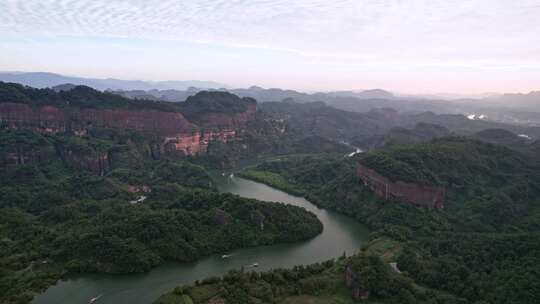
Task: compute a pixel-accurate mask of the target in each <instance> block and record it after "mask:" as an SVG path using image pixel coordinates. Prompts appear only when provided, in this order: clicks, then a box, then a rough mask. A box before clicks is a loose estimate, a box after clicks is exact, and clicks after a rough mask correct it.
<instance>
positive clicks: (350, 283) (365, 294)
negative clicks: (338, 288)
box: [345, 265, 370, 300]
mask: <svg viewBox="0 0 540 304" xmlns="http://www.w3.org/2000/svg"><path fill="white" fill-rule="evenodd" d="M345 285H346V286H347V287H348V288H349V289H350V290H351V295H352V298H353V299H355V300H367V299H369V294H370V292H369V290H367V289H365V288H363V287H362V285H361V284H360V278H359V274H358V273H356V272H354V270H353V268H352V267H351V266H349V265H347V267H345Z"/></svg>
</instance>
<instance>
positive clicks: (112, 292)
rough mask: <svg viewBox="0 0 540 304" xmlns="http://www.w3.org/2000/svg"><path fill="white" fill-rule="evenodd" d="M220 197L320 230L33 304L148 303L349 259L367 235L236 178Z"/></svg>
mask: <svg viewBox="0 0 540 304" xmlns="http://www.w3.org/2000/svg"><path fill="white" fill-rule="evenodd" d="M217 182H218V188H219V191H220V192H231V193H235V194H238V195H240V196H243V197H249V198H256V199H259V200H264V201H273V202H283V203H287V204H292V205H296V206H300V207H304V208H306V209H307V210H309V211H311V212H313V213H315V214H316V215H317V217H318V218H319V220H320V221H321V222H322V223H323V225H324V231H323V232H322V233H321V234H319V235H318V236H316V237H314V238H313V239H310V240H307V241H303V242H297V243H292V244H281V245H272V246H263V247H255V248H246V249H239V250H235V251H232V252H229V253H228V254H230V255H231V257H230V258H228V259H222V258H221V255H212V256H207V257H203V258H201V259H200V260H198V261H196V262H192V263H166V264H163V265H161V266H159V267H156V268H154V269H153V270H152V271H150V272H148V273H144V274H127V275H108V274H85V275H79V276H73V277H70V278H68V279H66V280H62V281H60V282H58V283H57V284H56V285H55V286H52V287H50V288H49V289H47V290H46V291H45V292H44V293H42V294H40V295H37V296H36V297H35V299H34V301H33V302H32V303H34V304H84V303H88V302H89V300H90V299H91V298H93V297H96V296H99V295H101V297H100V298H99V300H98V301H96V304H119V303H127V304H149V303H152V302H153V301H154V300H155V299H157V298H158V297H159V296H160V295H161V294H163V293H165V292H168V291H170V290H172V289H173V288H174V287H175V286H177V285H178V284H187V283H192V282H194V281H195V280H199V279H203V278H205V277H209V276H220V275H223V274H224V273H226V272H227V271H228V270H231V269H235V268H236V269H238V268H240V267H242V266H247V265H252V264H253V263H259V267H258V268H256V269H257V270H267V269H271V268H285V267H292V266H294V265H300V264H311V263H315V262H320V261H324V260H328V259H331V258H334V257H337V256H340V255H341V254H343V252H347V254H352V253H353V252H356V251H357V250H358V249H359V248H360V246H361V245H362V244H363V243H365V242H366V240H367V238H368V234H369V231H368V230H367V229H366V228H365V227H364V226H362V225H361V224H359V223H358V222H356V221H354V220H353V219H351V218H349V217H347V216H344V215H340V214H338V213H335V212H332V211H327V210H324V209H319V208H317V207H316V206H315V205H313V204H311V203H310V202H308V201H307V200H305V199H303V198H301V197H296V196H292V195H289V194H287V193H284V192H282V191H279V190H277V189H274V188H271V187H269V186H266V185H263V184H260V183H256V182H253V181H249V180H246V179H242V178H238V177H232V178H231V177H228V176H227V177H222V176H220V177H219V178H217Z"/></svg>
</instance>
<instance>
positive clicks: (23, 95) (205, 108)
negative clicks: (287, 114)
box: [0, 82, 256, 114]
mask: <svg viewBox="0 0 540 304" xmlns="http://www.w3.org/2000/svg"><path fill="white" fill-rule="evenodd" d="M8 102H9V103H23V104H29V105H34V106H44V105H49V106H55V107H60V108H66V107H75V108H92V109H131V110H157V111H166V112H185V113H188V114H195V113H208V112H217V113H224V114H233V113H238V112H244V111H246V110H247V105H249V104H252V103H255V102H256V101H255V100H254V99H251V98H240V97H238V96H236V95H233V94H231V93H227V92H218V91H216V92H208V91H201V92H199V93H197V94H195V95H194V96H191V97H190V98H188V100H186V102H185V103H175V102H166V101H156V100H149V99H130V98H125V97H122V96H121V95H118V94H114V93H111V92H101V91H98V90H95V89H93V88H90V87H87V86H82V85H79V86H71V87H69V88H67V89H65V90H54V89H36V88H32V87H28V86H23V85H20V84H16V83H6V82H0V103H8Z"/></svg>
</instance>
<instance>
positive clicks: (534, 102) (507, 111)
mask: <svg viewBox="0 0 540 304" xmlns="http://www.w3.org/2000/svg"><path fill="white" fill-rule="evenodd" d="M0 81H5V82H16V83H21V84H24V85H28V86H32V87H38V88H44V87H51V88H54V89H55V90H66V89H69V88H70V87H73V85H86V86H89V87H92V88H94V89H97V90H101V91H112V92H114V93H117V94H119V95H122V96H124V97H128V98H132V99H149V100H163V101H171V102H182V101H185V100H186V99H187V98H188V97H189V96H193V95H195V94H196V93H198V92H200V91H203V90H217V91H227V92H230V93H233V94H236V95H238V96H240V97H251V98H254V99H256V100H257V101H259V102H273V101H280V102H281V101H285V102H295V103H307V102H321V101H322V102H324V103H326V104H328V105H330V106H333V107H335V108H338V109H342V110H346V111H354V112H367V111H370V110H372V109H376V108H393V109H396V110H398V111H400V112H408V113H421V112H425V111H431V112H434V113H439V114H464V115H467V116H470V117H472V119H488V120H492V121H499V122H504V123H513V124H527V125H537V126H538V125H540V91H533V92H530V93H527V94H495V93H489V94H483V95H478V97H476V98H462V97H463V96H461V95H455V94H454V95H451V94H446V95H445V96H442V95H441V96H439V95H433V96H428V95H425V96H422V95H395V94H393V93H391V92H389V91H385V90H382V89H373V90H365V91H334V92H317V93H305V92H300V91H295V90H289V89H281V88H269V89H266V88H262V87H258V86H252V87H249V88H236V89H232V88H230V87H227V86H226V85H224V84H221V83H217V82H212V81H156V82H152V81H142V80H120V79H95V78H82V77H71V76H63V75H59V74H53V73H43V72H36V73H22V72H0Z"/></svg>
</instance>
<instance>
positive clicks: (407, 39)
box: [0, 0, 540, 69]
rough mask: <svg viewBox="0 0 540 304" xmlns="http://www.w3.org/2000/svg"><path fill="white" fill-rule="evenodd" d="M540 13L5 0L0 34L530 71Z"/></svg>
mask: <svg viewBox="0 0 540 304" xmlns="http://www.w3.org/2000/svg"><path fill="white" fill-rule="evenodd" d="M537 16H540V1H538V0H520V1H507V0H469V1H447V0H445V1H442V0H408V1H399V0H387V1H379V0H362V1H359V0H334V1H327V0H324V1H323V0H309V1H308V0H295V1H290V0H272V1H271V0H181V1H173V0H161V1H148V0H25V1H21V0H4V1H2V2H0V20H2V22H1V23H0V37H10V38H13V39H21V41H22V39H25V38H28V37H82V38H85V37H100V38H122V39H134V40H146V41H148V43H152V42H153V41H173V42H174V41H176V42H179V43H192V44H200V45H202V46H203V47H204V48H207V47H212V46H216V47H228V48H237V49H246V50H248V51H250V50H251V51H253V52H276V53H288V54H289V55H277V56H290V57H294V60H296V61H298V60H300V61H299V62H300V63H302V62H303V63H304V64H308V65H313V64H317V62H320V63H321V64H320V66H332V63H335V64H333V65H334V66H336V67H340V66H342V65H345V64H350V66H351V67H355V66H375V65H378V66H380V68H381V69H389V68H391V67H392V65H396V66H398V67H410V68H414V67H426V66H427V67H436V68H441V69H448V68H452V67H455V68H456V69H457V68H479V69H487V68H496V69H505V68H517V67H523V68H529V69H530V68H531V67H533V68H537V67H538V62H540V53H539V52H538V50H539V48H540V18H538V17H537ZM296 57H301V59H297V58H296ZM291 60H292V59H291Z"/></svg>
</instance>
